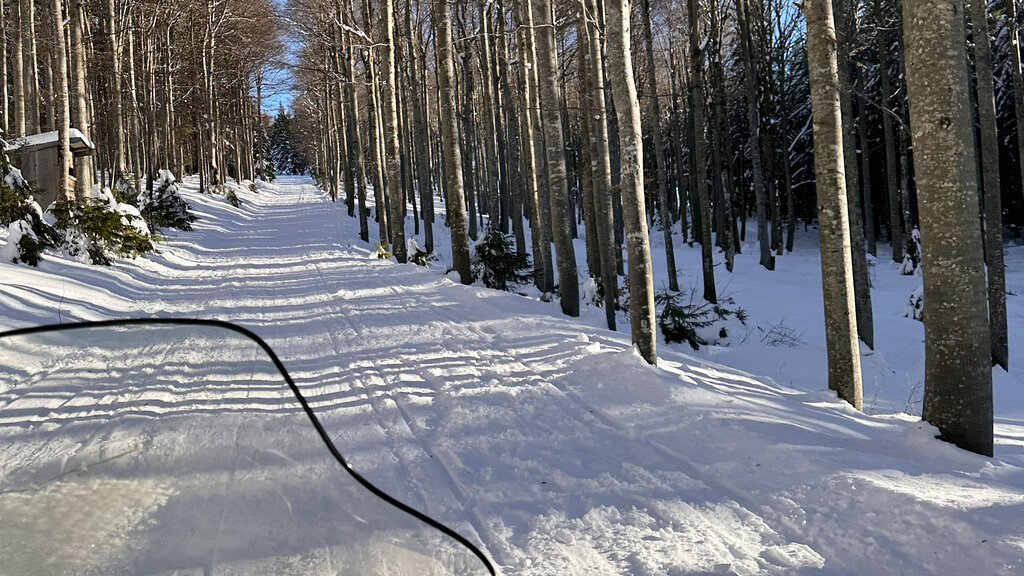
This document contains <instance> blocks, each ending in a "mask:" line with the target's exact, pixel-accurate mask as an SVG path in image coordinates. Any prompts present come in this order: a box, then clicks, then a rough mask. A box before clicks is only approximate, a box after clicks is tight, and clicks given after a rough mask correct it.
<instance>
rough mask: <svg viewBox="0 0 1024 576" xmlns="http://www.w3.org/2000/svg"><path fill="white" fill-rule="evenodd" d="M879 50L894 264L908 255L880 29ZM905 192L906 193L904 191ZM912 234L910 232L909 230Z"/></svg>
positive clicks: (878, 11)
mask: <svg viewBox="0 0 1024 576" xmlns="http://www.w3.org/2000/svg"><path fill="white" fill-rule="evenodd" d="M882 1H883V0H875V22H879V23H881V22H882ZM875 40H876V42H877V48H878V61H879V66H878V67H879V72H878V75H879V81H880V82H881V88H882V94H881V98H880V101H881V108H882V129H883V130H884V134H885V187H886V198H888V201H889V227H888V232H889V245H890V246H891V248H892V260H893V262H901V261H903V254H904V252H905V246H904V240H903V218H902V216H901V210H900V200H899V194H900V189H899V186H898V185H897V170H898V168H897V164H896V147H897V142H896V134H895V131H894V130H893V125H892V120H893V115H894V114H895V112H894V111H893V109H892V108H891V107H890V102H891V100H892V80H891V78H890V74H889V60H890V59H891V52H892V51H891V50H890V48H889V42H890V36H889V35H888V34H886V31H885V30H878V32H877V33H876V34H875ZM904 193H906V192H904ZM908 232H909V230H908Z"/></svg>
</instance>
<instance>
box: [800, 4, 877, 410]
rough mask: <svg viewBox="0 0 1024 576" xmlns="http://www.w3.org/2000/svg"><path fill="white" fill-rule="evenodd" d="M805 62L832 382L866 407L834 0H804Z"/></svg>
mask: <svg viewBox="0 0 1024 576" xmlns="http://www.w3.org/2000/svg"><path fill="white" fill-rule="evenodd" d="M803 10H804V15H805V16H806V18H807V62H808V68H809V76H810V84H811V113H812V115H813V118H814V172H815V183H816V186H817V189H818V220H819V227H820V232H821V234H820V236H821V281H822V289H823V292H824V300H825V345H826V348H827V350H828V387H829V388H831V389H832V390H835V391H836V392H838V393H839V396H840V397H841V398H843V399H844V400H846V401H847V402H849V403H850V404H852V405H853V407H854V408H856V409H858V410H861V409H862V408H863V390H862V384H861V373H860V350H859V347H858V345H857V336H856V334H857V317H856V314H855V312H854V310H855V308H856V305H855V302H854V290H853V262H852V260H851V257H850V230H849V220H848V217H847V210H846V198H845V196H846V194H847V189H846V182H847V180H846V177H845V174H844V173H843V171H844V169H845V163H844V161H843V129H842V126H843V121H842V110H841V105H840V94H839V92H840V83H839V69H838V65H837V61H836V31H835V20H834V18H833V14H832V2H831V0H804V2H803Z"/></svg>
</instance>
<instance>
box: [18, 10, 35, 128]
mask: <svg viewBox="0 0 1024 576" xmlns="http://www.w3.org/2000/svg"><path fill="white" fill-rule="evenodd" d="M21 2H22V8H21V17H22V21H21V28H22V39H23V41H24V42H25V45H24V47H23V56H24V60H25V130H26V131H27V132H28V133H29V134H35V133H36V132H39V58H38V55H37V51H36V8H35V0H21Z"/></svg>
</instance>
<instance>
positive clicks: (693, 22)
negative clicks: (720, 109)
mask: <svg viewBox="0 0 1024 576" xmlns="http://www.w3.org/2000/svg"><path fill="white" fill-rule="evenodd" d="M688 7H689V8H688V15H689V23H690V30H689V35H690V70H691V72H690V85H689V89H690V106H691V122H692V126H693V141H692V142H691V145H692V148H691V150H690V155H691V156H692V160H691V164H692V166H693V170H694V172H695V175H694V181H695V183H696V184H697V196H698V200H699V202H700V209H699V212H700V245H701V246H700V248H701V262H702V264H703V272H704V299H705V300H707V301H708V302H711V303H716V302H718V291H717V289H716V288H715V264H714V256H713V254H712V250H713V246H712V244H711V203H710V201H709V200H708V179H707V177H706V172H707V170H706V159H705V156H704V80H703V75H704V55H703V54H702V52H703V49H702V48H701V36H700V31H699V30H700V16H699V2H698V1H697V0H694V1H693V2H690V3H689V4H688Z"/></svg>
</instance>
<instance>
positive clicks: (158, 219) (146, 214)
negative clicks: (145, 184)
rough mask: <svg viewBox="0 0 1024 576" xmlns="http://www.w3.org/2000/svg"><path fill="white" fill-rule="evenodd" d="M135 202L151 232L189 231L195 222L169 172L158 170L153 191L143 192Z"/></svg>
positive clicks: (189, 207) (172, 175)
mask: <svg viewBox="0 0 1024 576" xmlns="http://www.w3.org/2000/svg"><path fill="white" fill-rule="evenodd" d="M136 200H137V204H136V205H137V206H138V207H139V209H140V212H141V213H142V217H143V218H144V219H145V220H146V224H147V225H148V226H149V227H150V229H152V230H156V229H159V228H177V229H179V230H191V229H192V223H193V222H195V221H196V220H197V218H196V217H195V216H194V215H192V213H191V212H190V210H191V208H192V207H191V206H189V204H188V203H187V202H185V200H184V199H183V198H182V197H181V193H180V191H179V190H178V184H177V180H176V179H175V177H174V174H172V173H171V172H170V171H169V170H160V172H159V177H158V178H157V179H156V181H155V182H154V185H153V190H143V191H142V192H140V193H139V195H138V197H137V198H136Z"/></svg>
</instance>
